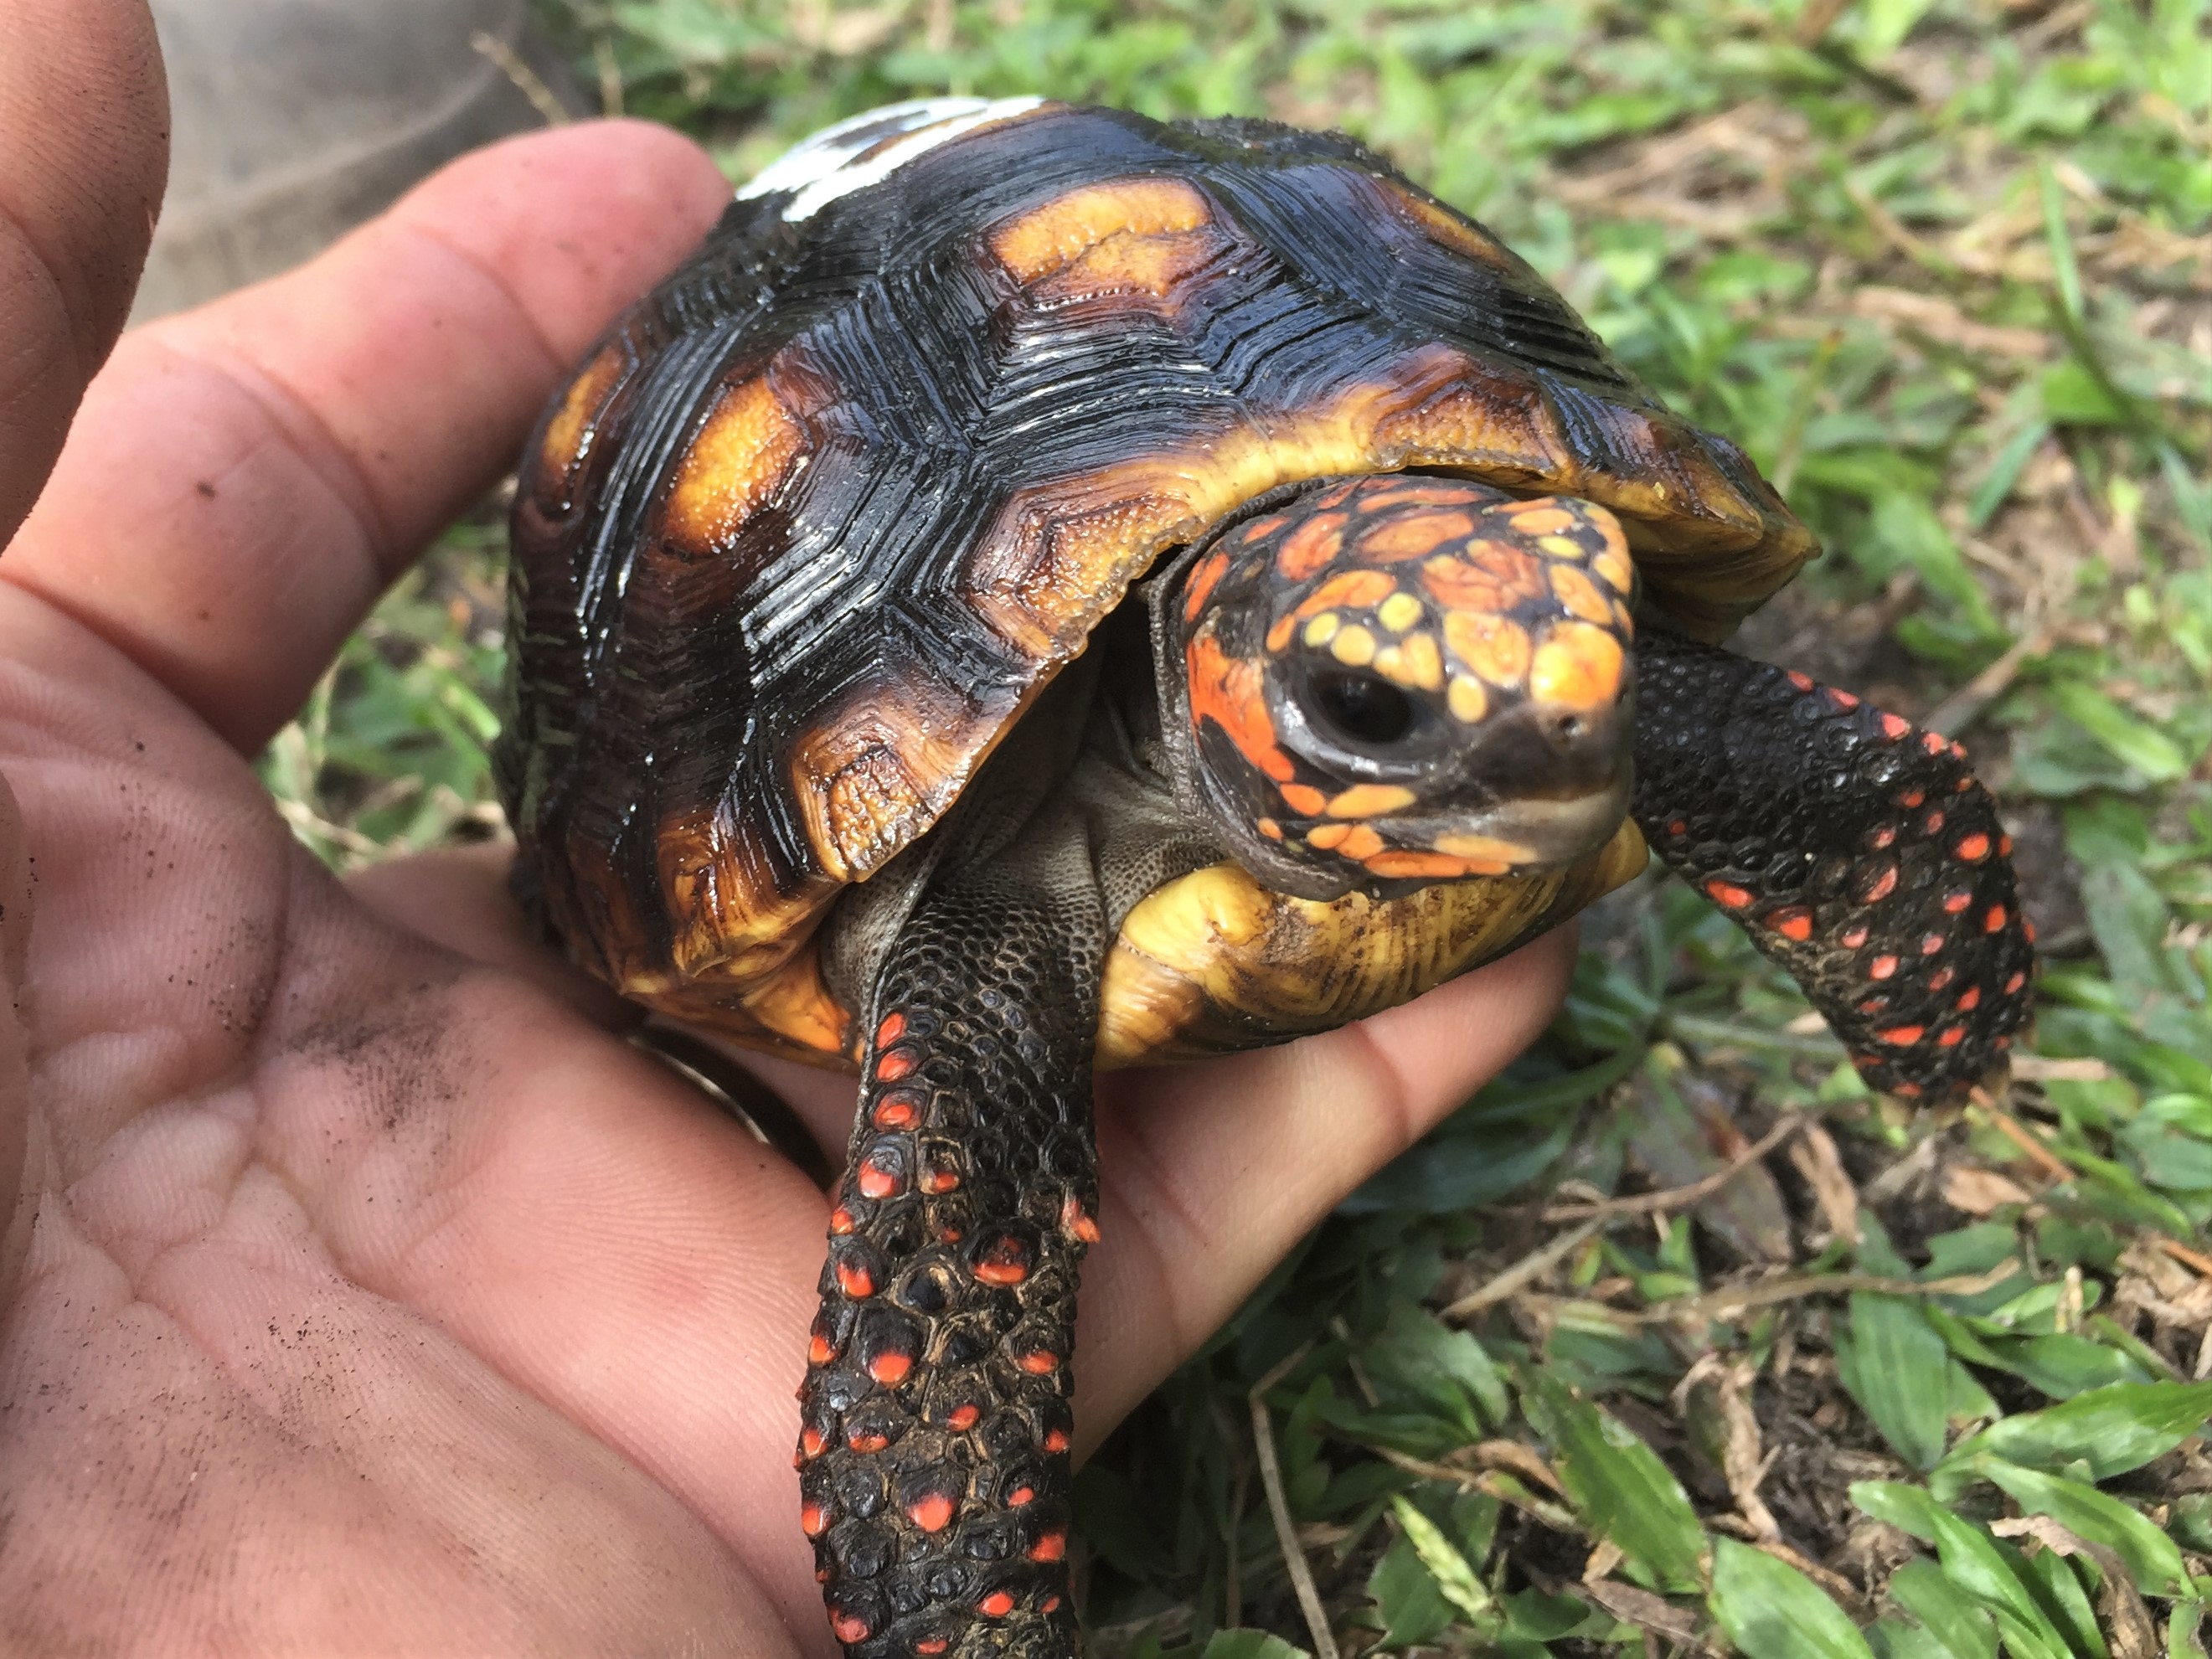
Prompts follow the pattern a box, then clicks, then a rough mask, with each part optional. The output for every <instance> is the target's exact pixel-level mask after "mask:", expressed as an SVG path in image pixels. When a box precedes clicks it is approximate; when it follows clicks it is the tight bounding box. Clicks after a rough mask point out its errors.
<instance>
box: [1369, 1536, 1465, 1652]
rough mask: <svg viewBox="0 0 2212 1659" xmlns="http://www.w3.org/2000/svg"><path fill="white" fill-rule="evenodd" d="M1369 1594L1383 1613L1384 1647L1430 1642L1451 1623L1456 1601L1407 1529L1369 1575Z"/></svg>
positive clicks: (1377, 1609)
mask: <svg viewBox="0 0 2212 1659" xmlns="http://www.w3.org/2000/svg"><path fill="white" fill-rule="evenodd" d="M1367 1594H1368V1595H1369V1596H1370V1598H1371V1599H1372V1600H1373V1601H1374V1603H1375V1607H1376V1611H1377V1612H1378V1613H1381V1614H1382V1615H1383V1638H1382V1641H1381V1643H1380V1645H1381V1646H1383V1647H1386V1648H1393V1647H1407V1646H1410V1645H1412V1644H1414V1643H1418V1642H1426V1641H1428V1640H1429V1639H1431V1638H1432V1637H1436V1636H1438V1635H1441V1634H1442V1633H1443V1631H1444V1630H1445V1629H1446V1628H1447V1627H1448V1626H1449V1625H1450V1624H1451V1621H1452V1604H1451V1603H1450V1602H1449V1601H1447V1600H1445V1599H1444V1593H1443V1589H1442V1588H1441V1587H1440V1586H1439V1585H1438V1584H1437V1580H1436V1577H1435V1576H1434V1575H1433V1574H1432V1573H1431V1572H1430V1571H1429V1570H1428V1568H1427V1567H1426V1566H1425V1565H1423V1564H1422V1561H1421V1557H1420V1553H1419V1551H1418V1550H1416V1549H1415V1548H1414V1547H1413V1539H1412V1538H1411V1537H1410V1536H1409V1535H1408V1534H1406V1533H1405V1532H1403V1531H1401V1532H1400V1534H1399V1535H1398V1536H1397V1537H1396V1538H1395V1539H1394V1540H1392V1541H1391V1544H1390V1547H1389V1549H1387V1550H1385V1551H1384V1552H1383V1559H1381V1560H1380V1561H1377V1562H1376V1564H1375V1570H1374V1571H1372V1572H1370V1573H1369V1574H1368V1575H1367Z"/></svg>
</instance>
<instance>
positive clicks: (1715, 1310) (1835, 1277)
mask: <svg viewBox="0 0 2212 1659" xmlns="http://www.w3.org/2000/svg"><path fill="white" fill-rule="evenodd" d="M2022 1271H2023V1269H2022V1267H2021V1264H2020V1263H2019V1261H2001V1262H1999V1263H1998V1264H1997V1265H1996V1267H1992V1268H1990V1270H1989V1272H1987V1273H1958V1274H1954V1275H1953V1276H1952V1277H1950V1278H1948V1279H1889V1278H1886V1277H1884V1276H1883V1275H1882V1274H1881V1273H1793V1274H1790V1275H1789V1276H1788V1277H1786V1278H1782V1279H1765V1280H1762V1281H1760V1282H1759V1283H1758V1284H1755V1285H1735V1286H1732V1287H1730V1288H1727V1289H1723V1290H1717V1291H1705V1293H1704V1294H1703V1295H1701V1296H1680V1297H1672V1298H1670V1299H1669V1300H1668V1301H1665V1302H1655V1303H1653V1304H1651V1305H1650V1307H1648V1308H1642V1309H1638V1310H1636V1311H1634V1312H1632V1313H1619V1314H1615V1315H1614V1317H1615V1318H1617V1319H1619V1320H1620V1321H1621V1322H1622V1323H1624V1324H1631V1325H1662V1324H1665V1323H1667V1322H1668V1321H1670V1320H1683V1321H1686V1322H1697V1323H1699V1324H1703V1323H1705V1322H1709V1321H1711V1320H1715V1319H1725V1318H1727V1317H1729V1316H1730V1315H1731V1314H1736V1313H1742V1312H1745V1311H1747V1310H1750V1309H1753V1308H1765V1307H1771V1306H1772V1305H1773V1304H1776V1303H1778V1302H1796V1301H1799V1300H1802V1298H1803V1297H1808V1296H1840V1295H1845V1294H1848V1293H1849V1292H1850V1291H1872V1292H1875V1294H1878V1295H1881V1296H1979V1295H1980V1294H1981V1293H1982V1292H1983V1291H1986V1290H1989V1289H1990V1288H1991V1287H1992V1286H1995V1285H2002V1283H2004V1281H2005V1280H2006V1279H2010V1278H2011V1277H2012V1276H2013V1275H2014V1274H2015V1273H2020V1272H2022Z"/></svg>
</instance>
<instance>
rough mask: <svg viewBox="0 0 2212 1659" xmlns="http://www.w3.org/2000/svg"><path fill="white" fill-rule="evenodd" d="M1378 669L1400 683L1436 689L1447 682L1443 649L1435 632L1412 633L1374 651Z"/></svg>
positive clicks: (1423, 688)
mask: <svg viewBox="0 0 2212 1659" xmlns="http://www.w3.org/2000/svg"><path fill="white" fill-rule="evenodd" d="M1375 671H1376V673H1378V674H1380V675H1382V676H1383V678H1385V679H1387V680H1391V681H1394V682H1395V683H1396V684H1399V685H1411V686H1416V687H1418V688H1419V689H1420V690H1424V691H1433V690H1437V687H1439V686H1441V685H1442V684H1443V683H1444V659H1443V653H1442V652H1440V651H1438V650H1437V641H1436V635H1433V634H1412V635H1407V637H1406V638H1405V639H1403V640H1401V641H1399V642H1398V643H1397V644H1395V645H1386V646H1384V647H1383V649H1382V650H1380V651H1378V652H1376V653H1375Z"/></svg>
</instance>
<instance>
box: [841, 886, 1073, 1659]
mask: <svg viewBox="0 0 2212 1659" xmlns="http://www.w3.org/2000/svg"><path fill="white" fill-rule="evenodd" d="M1082 868H1083V869H1084V871H1085V873H1086V874H1087V871H1088V865H1087V861H1086V862H1085V864H1084V865H1083V866H1082ZM1071 888H1073V889H1077V890H1074V891H1071V890H1070V889H1071ZM1103 931H1104V920H1103V915H1101V914H1100V912H1099V909H1098V907H1097V895H1096V892H1095V890H1094V889H1091V887H1089V886H1088V885H1087V884H1085V883H1084V882H1082V881H1080V880H1078V881H1073V882H1063V881H1053V880H1050V879H1037V878H1024V875H1023V873H1022V872H1020V871H1019V870H1018V869H1017V870H1008V869H1006V868H986V869H984V870H981V871H977V872H970V873H969V875H967V876H966V877H964V878H960V879H959V880H958V881H957V883H956V884H952V885H951V886H948V887H944V888H939V889H936V890H933V891H932V892H930V893H929V894H928V895H927V896H925V898H924V899H923V901H922V903H921V906H920V908H918V910H917V912H916V914H915V916H914V918H913V920H912V921H911V922H910V923H909V924H908V927H907V930H906V932H905V933H904V934H903V935H902V937H901V939H899V941H898V943H897V944H896V945H894V946H893V947H892V949H891V952H890V956H889V957H887V959H886V960H885V962H884V966H883V969H882V970H881V972H880V974H879V975H878V980H877V989H876V1006H875V1009H874V1012H873V1018H875V1021H876V1025H875V1030H874V1032H873V1034H872V1037H871V1039H870V1041H869V1043H868V1048H867V1053H866V1056H865V1059H864V1062H863V1068H862V1072H861V1076H862V1079H863V1082H862V1085H861V1097H860V1119H859V1121H858V1122H857V1124H856V1125H855V1127H854V1135H853V1142H852V1154H851V1158H850V1161H849V1163H848V1167H847V1169H846V1171H845V1177H844V1182H843V1184H842V1186H840V1187H839V1188H838V1190H837V1204H836V1210H835V1211H834V1212H832V1214H831V1217H830V1227H829V1234H830V1236H829V1261H828V1262H827V1264H826V1265H825V1266H824V1267H823V1275H822V1311H821V1313H820V1314H819V1316H817V1318H816V1321H815V1324H814V1331H813V1340H812V1344H811V1352H810V1354H809V1364H808V1369H807V1374H806V1381H805V1384H804V1385H803V1386H802V1387H801V1389H800V1390H799V1401H800V1408H801V1418H800V1420H801V1423H802V1425H803V1427H802V1430H801V1433H800V1437H799V1470H800V1475H799V1486H800V1491H801V1493H802V1497H803V1503H804V1509H803V1513H802V1517H801V1519H802V1523H803V1525H804V1526H805V1530H806V1532H807V1534H809V1535H810V1536H811V1538H812V1539H813V1540H814V1555H815V1564H816V1567H817V1576H818V1577H820V1578H821V1579H822V1581H823V1598H824V1600H825V1601H827V1603H828V1605H829V1618H830V1623H831V1626H832V1627H833V1628H834V1629H835V1631H836V1634H837V1636H838V1638H839V1639H840V1640H841V1641H842V1642H843V1643H844V1644H845V1650H846V1652H847V1654H848V1655H849V1656H852V1659H891V1656H897V1659H907V1656H910V1655H923V1656H933V1655H945V1656H947V1659H981V1656H1006V1659H1016V1656H1018V1659H1065V1656H1072V1655H1073V1654H1074V1653H1075V1652H1076V1651H1077V1645H1078V1640H1079V1638H1078V1636H1077V1631H1076V1624H1075V1610H1074V1605H1073V1598H1072V1596H1071V1595H1070V1593H1069V1587H1068V1579H1067V1568H1066V1559H1065V1558H1066V1548H1067V1534H1068V1517H1069V1506H1070V1486H1071V1481H1072V1471H1071V1465H1070V1462H1069V1457H1068V1442H1069V1436H1070V1432H1071V1431H1072V1429H1073V1417H1072V1415H1071V1413H1070V1412H1069V1408H1068V1398H1069V1395H1070V1393H1071V1391H1072V1378H1071V1376H1070V1367H1069V1358H1070V1355H1071V1354H1072V1352H1073V1339H1074V1329H1075V1324H1074V1321H1075V1291H1076V1281H1077V1277H1078V1273H1079V1264H1080V1262H1081V1260H1082V1256H1083V1252H1084V1248H1085V1245H1087V1244H1088V1243H1091V1241H1092V1240H1094V1239H1095V1238H1097V1236H1098V1235H1097V1224H1096V1222H1095V1220H1094V1217H1095V1216H1096V1215H1097V1190H1098V1188H1097V1152H1096V1149H1095V1147H1094V1146H1093V1142H1092V1138H1091V1045H1092V1041H1093V1034H1094V1031H1095V1028H1096V1025H1097V1010H1098V975H1099V971H1100V963H1101V959H1102V957H1103V945H1104V940H1103Z"/></svg>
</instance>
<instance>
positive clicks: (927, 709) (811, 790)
mask: <svg viewBox="0 0 2212 1659" xmlns="http://www.w3.org/2000/svg"><path fill="white" fill-rule="evenodd" d="M967 714H969V707H968V702H967V699H966V698H965V697H963V696H961V694H960V693H958V692H957V691H956V690H953V689H952V688H951V686H948V685H946V684H944V682H943V681H941V680H939V679H938V678H935V677H934V676H933V675H928V674H921V673H910V674H908V675H906V676H905V677H904V678H902V679H901V680H900V682H899V684H898V686H897V689H896V695H893V694H892V693H891V691H890V689H889V688H887V687H884V686H883V685H880V684H858V685H855V686H854V687H852V688H851V689H849V690H848V692H847V693H846V696H845V700H844V702H842V704H841V705H840V706H839V707H838V708H835V709H833V710H830V711H828V712H826V713H825V714H824V715H823V720H822V722H821V724H819V725H818V726H815V727H813V728H812V729H811V730H810V731H808V732H806V733H805V735H803V736H802V737H800V738H799V739H798V740H797V741H795V742H794V743H793V745H792V750H791V757H790V774H789V776H790V781H791V792H792V796H793V799H794V800H795V801H796V802H797V804H798V806H799V818H800V822H801V823H803V824H804V825H805V830H806V839H807V841H808V842H809V843H810V844H811V848H812V849H813V852H814V855H815V857H816V858H817V860H820V862H821V865H822V868H823V870H824V871H825V872H828V873H829V875H831V876H833V877H835V878H836V879H838V880H840V881H860V880H862V879H864V878H866V877H867V876H869V875H871V874H872V873H873V872H875V871H876V870H877V869H878V867H879V866H881V865H882V864H883V863H884V860H887V859H889V858H890V856H891V855H892V854H894V853H896V852H897V851H898V850H899V849H900V848H902V847H904V846H905V845H906V844H907V843H908V842H910V841H912V840H913V839H914V838H915V836H919V835H920V834H921V832H922V830H923V829H927V827H928V826H929V824H930V823H932V822H933V821H934V819H935V817H936V815H937V814H938V813H939V812H941V811H943V810H944V809H945V805H947V804H949V802H950V801H951V797H952V796H953V794H954V793H957V791H958V790H959V788H960V787H961V785H962V784H963V782H964V781H966V770H965V769H964V768H963V765H962V764H961V761H960V757H959V755H958V753H957V750H954V749H952V748H951V744H950V741H949V739H948V738H947V736H946V734H947V733H950V732H957V730H958V725H959V721H960V720H961V719H962V718H963V716H965V715H967Z"/></svg>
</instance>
